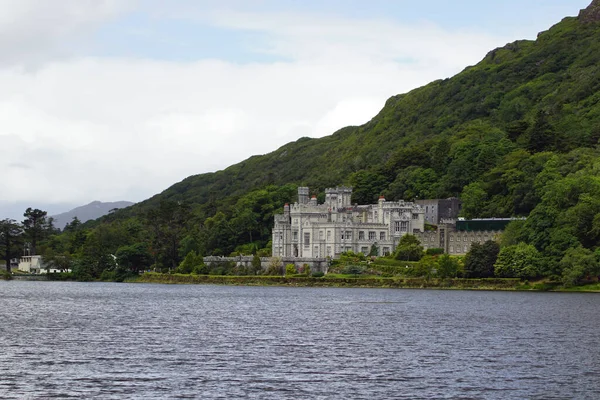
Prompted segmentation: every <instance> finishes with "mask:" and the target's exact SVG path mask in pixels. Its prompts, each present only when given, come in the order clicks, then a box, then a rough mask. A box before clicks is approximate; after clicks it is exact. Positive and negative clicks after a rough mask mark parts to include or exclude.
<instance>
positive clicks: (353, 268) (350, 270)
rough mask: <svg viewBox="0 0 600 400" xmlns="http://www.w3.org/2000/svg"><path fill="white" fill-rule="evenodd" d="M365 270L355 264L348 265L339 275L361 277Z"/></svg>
mask: <svg viewBox="0 0 600 400" xmlns="http://www.w3.org/2000/svg"><path fill="white" fill-rule="evenodd" d="M365 270H366V268H365V267H363V266H361V265H356V264H349V265H346V266H345V267H344V268H342V270H341V273H342V274H344V275H355V276H356V275H361V274H362V273H364V272H365Z"/></svg>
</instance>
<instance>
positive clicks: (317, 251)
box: [313, 246, 319, 257]
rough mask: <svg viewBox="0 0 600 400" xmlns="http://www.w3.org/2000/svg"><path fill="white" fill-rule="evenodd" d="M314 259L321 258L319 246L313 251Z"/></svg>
mask: <svg viewBox="0 0 600 400" xmlns="http://www.w3.org/2000/svg"><path fill="white" fill-rule="evenodd" d="M313 257H319V246H315V248H314V250H313Z"/></svg>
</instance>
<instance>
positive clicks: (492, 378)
mask: <svg viewBox="0 0 600 400" xmlns="http://www.w3.org/2000/svg"><path fill="white" fill-rule="evenodd" d="M0 301H1V304H2V307H1V308H0V338H1V340H2V351H1V353H0V398H3V399H21V398H32V399H35V398H69V397H74V398H103V399H112V398H114V399H121V398H140V399H159V398H160V399H162V398H204V399H232V398H249V399H337V398H339V399H370V400H376V399H415V398H425V399H437V398H447V399H479V398H485V399H496V398H498V399H506V398H529V399H565V398H582V399H585V398H589V399H598V398H600V379H599V378H600V346H599V345H598V339H599V338H600V332H599V329H598V327H599V325H600V324H599V323H598V313H599V311H600V295H596V294H577V293H573V294H572V293H568V294H561V293H519V292H468V291H430V290H383V289H333V288H331V289H330V288H326V289H325V288H318V289H315V288H277V287H226V286H194V285H190V286H188V285H146V284H117V283H72V282H23V281H9V282H6V281H0Z"/></svg>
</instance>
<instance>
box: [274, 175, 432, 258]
mask: <svg viewBox="0 0 600 400" xmlns="http://www.w3.org/2000/svg"><path fill="white" fill-rule="evenodd" d="M351 197H352V188H349V187H338V188H335V189H326V190H325V203H323V204H318V203H317V198H316V196H312V198H309V189H308V188H307V187H300V188H298V202H297V203H294V204H292V205H289V204H286V205H285V206H284V211H283V214H278V215H276V216H275V227H274V228H273V256H275V257H311V258H324V257H331V258H336V257H338V256H339V255H340V254H341V253H343V252H345V251H353V252H356V253H358V252H361V253H364V254H369V253H370V252H371V249H372V248H374V249H376V252H377V253H378V254H379V255H386V254H389V253H391V252H393V251H394V249H395V248H396V246H397V244H398V241H399V240H400V238H401V237H402V236H403V235H405V234H407V233H413V234H416V233H422V232H424V230H425V216H424V209H423V208H422V207H421V206H419V205H417V204H415V203H409V202H404V201H398V202H390V201H386V200H385V198H383V197H381V198H380V199H379V201H378V202H377V204H369V205H352V204H351V200H350V199H351Z"/></svg>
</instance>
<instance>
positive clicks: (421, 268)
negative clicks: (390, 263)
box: [413, 256, 437, 279]
mask: <svg viewBox="0 0 600 400" xmlns="http://www.w3.org/2000/svg"><path fill="white" fill-rule="evenodd" d="M436 267H437V262H436V259H435V257H432V256H425V257H422V258H421V260H420V261H419V263H418V264H417V265H416V266H415V267H414V269H413V273H414V274H415V275H416V276H419V277H423V278H426V279H429V278H431V275H432V274H433V270H434V269H435V268H436Z"/></svg>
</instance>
